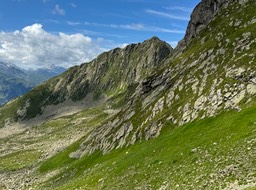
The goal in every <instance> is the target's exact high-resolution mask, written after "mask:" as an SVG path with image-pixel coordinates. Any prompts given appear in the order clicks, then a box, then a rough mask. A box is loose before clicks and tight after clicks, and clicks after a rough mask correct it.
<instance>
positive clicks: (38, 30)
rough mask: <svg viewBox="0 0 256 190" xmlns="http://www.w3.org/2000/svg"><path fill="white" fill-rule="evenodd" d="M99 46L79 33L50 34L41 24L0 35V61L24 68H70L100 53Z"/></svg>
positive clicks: (101, 49) (97, 42)
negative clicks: (52, 66)
mask: <svg viewBox="0 0 256 190" xmlns="http://www.w3.org/2000/svg"><path fill="white" fill-rule="evenodd" d="M99 43H102V41H101V42H99V41H98V40H95V41H93V40H92V39H91V38H90V37H87V36H84V35H82V34H79V33H78V34H70V35H69V34H64V33H59V34H51V33H48V32H46V31H45V30H44V29H43V26H42V25H41V24H33V25H31V26H26V27H24V28H23V29H22V30H17V31H14V32H0V61H2V62H6V63H13V64H16V65H18V66H20V67H22V68H24V69H30V68H32V69H36V68H44V67H48V66H50V65H58V66H61V67H66V68H68V67H70V66H73V65H76V64H80V63H83V62H87V61H89V60H91V59H93V58H94V57H96V56H97V55H98V54H99V53H101V52H102V51H105V49H104V48H102V47H101V44H99Z"/></svg>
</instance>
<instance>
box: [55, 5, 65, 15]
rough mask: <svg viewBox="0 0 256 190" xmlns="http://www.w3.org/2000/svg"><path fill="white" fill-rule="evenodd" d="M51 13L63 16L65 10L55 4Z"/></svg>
mask: <svg viewBox="0 0 256 190" xmlns="http://www.w3.org/2000/svg"><path fill="white" fill-rule="evenodd" d="M52 13H53V14H56V15H61V16H64V15H65V14H66V11H65V10H64V9H62V8H61V7H60V5H58V4H56V5H55V7H54V9H53V11H52Z"/></svg>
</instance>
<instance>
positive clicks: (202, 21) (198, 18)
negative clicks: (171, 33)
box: [176, 0, 231, 50]
mask: <svg viewBox="0 0 256 190" xmlns="http://www.w3.org/2000/svg"><path fill="white" fill-rule="evenodd" d="M229 2H231V0H202V1H201V2H200V3H199V4H198V5H197V6H196V8H195V9H194V10H193V12H192V14H191V16H190V21H189V24H188V26H187V30H186V34H185V37H184V39H183V40H182V41H180V42H179V45H178V46H177V48H176V49H179V50H183V49H184V48H185V47H186V46H187V45H188V43H189V41H190V40H191V39H192V38H195V37H197V35H198V33H199V32H200V31H201V30H202V29H204V28H205V27H206V26H207V24H209V23H210V22H211V21H212V19H213V18H214V16H215V14H216V13H217V12H218V11H219V10H220V9H221V7H222V6H224V5H227V4H228V3H229Z"/></svg>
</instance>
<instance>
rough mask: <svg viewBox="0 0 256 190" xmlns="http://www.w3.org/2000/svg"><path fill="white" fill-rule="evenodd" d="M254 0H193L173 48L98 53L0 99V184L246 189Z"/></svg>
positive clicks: (251, 159)
mask: <svg viewBox="0 0 256 190" xmlns="http://www.w3.org/2000/svg"><path fill="white" fill-rule="evenodd" d="M255 10H256V1H255V0H235V1H219V0H203V1H202V2H201V3H200V4H199V5H198V6H197V7H196V8H195V10H194V11H193V13H192V15H191V21H190V23H189V26H188V29H187V32H186V35H185V38H184V40H183V41H181V43H180V44H179V46H178V47H177V48H176V49H174V50H173V49H172V48H171V47H170V46H169V45H168V44H166V43H165V42H162V41H160V40H159V39H158V38H157V37H153V38H151V39H149V40H146V41H144V42H143V43H139V44H131V45H128V46H127V47H125V48H123V49H119V48H118V49H114V50H111V51H109V52H105V53H103V54H101V55H100V56H99V57H97V58H96V59H95V60H93V61H92V62H90V63H86V64H82V65H81V66H78V67H73V68H71V69H69V70H68V71H66V72H65V73H63V74H62V75H60V76H58V77H55V78H53V79H51V80H49V81H47V82H45V83H43V84H42V85H40V86H38V87H36V88H34V89H33V90H32V91H30V92H29V93H27V94H26V95H24V96H23V97H21V98H18V99H16V100H14V101H13V102H10V103H8V104H6V105H5V106H4V107H2V108H0V112H1V115H0V122H1V127H2V129H0V134H1V136H0V143H1V145H4V146H2V148H1V149H0V152H1V154H2V155H3V156H1V161H0V171H1V172H0V177H1V179H3V182H2V183H0V187H1V185H2V186H3V188H7V189H8V188H18V189H22V188H23V189H26V188H27V189H29V188H32V189H79V188H80V189H253V188H255V187H256V167H255V165H256V163H255V156H256V149H255V147H256V146H255V139H256V136H255V131H256V127H255V106H256V104H255V101H256V99H255V94H256V68H255V65H256V64H255V63H256V60H255V57H256V55H255V54H256V51H255V50H256V40H255V39H256V15H255ZM245 13H246V14H245ZM22 125H25V126H30V127H28V128H24V126H22ZM18 155H19V156H18ZM32 155H33V156H32ZM20 158H22V159H21V160H20ZM24 173H25V175H24Z"/></svg>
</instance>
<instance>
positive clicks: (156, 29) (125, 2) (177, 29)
mask: <svg viewBox="0 0 256 190" xmlns="http://www.w3.org/2000/svg"><path fill="white" fill-rule="evenodd" d="M199 2H200V0H183V1H182V0H173V1H170V0H2V1H1V6H0V61H3V62H9V63H14V64H17V65H19V66H21V67H24V68H39V67H46V66H49V65H52V64H54V65H59V66H63V67H70V66H72V65H74V64H79V63H81V62H86V61H89V60H91V59H92V58H94V57H95V56H97V55H98V54H99V53H101V52H102V51H106V50H109V49H112V48H114V47H118V46H119V47H122V46H124V45H126V44H129V43H136V42H142V41H144V40H146V39H148V38H150V37H152V36H158V37H159V38H160V39H162V40H164V41H166V42H168V43H170V44H171V45H172V46H175V45H176V44H177V42H178V41H179V40H181V39H182V37H183V36H184V34H185V30H186V27H187V24H188V21H189V18H190V14H191V12H192V10H193V8H194V7H195V6H196V5H197V4H198V3H199Z"/></svg>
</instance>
